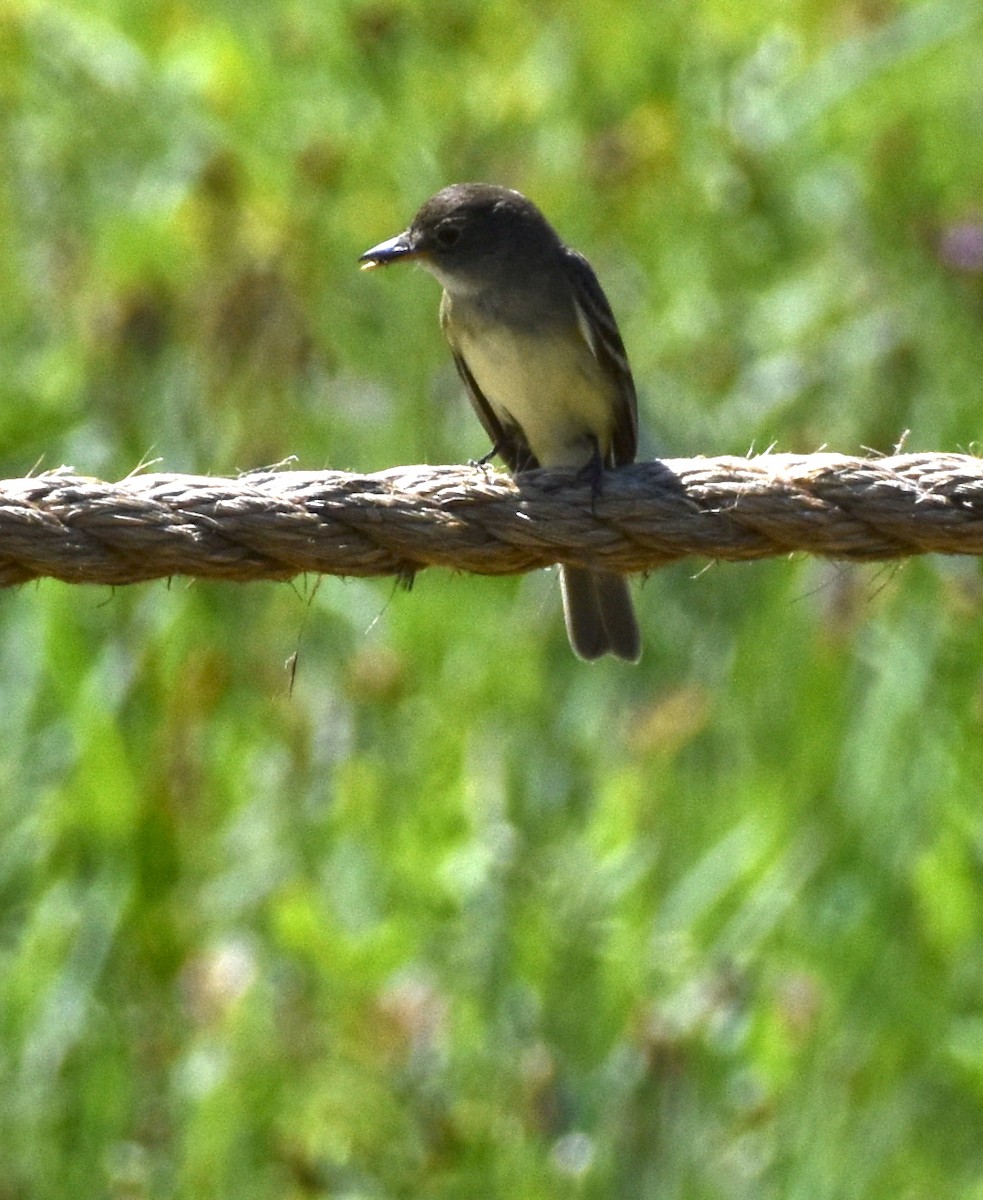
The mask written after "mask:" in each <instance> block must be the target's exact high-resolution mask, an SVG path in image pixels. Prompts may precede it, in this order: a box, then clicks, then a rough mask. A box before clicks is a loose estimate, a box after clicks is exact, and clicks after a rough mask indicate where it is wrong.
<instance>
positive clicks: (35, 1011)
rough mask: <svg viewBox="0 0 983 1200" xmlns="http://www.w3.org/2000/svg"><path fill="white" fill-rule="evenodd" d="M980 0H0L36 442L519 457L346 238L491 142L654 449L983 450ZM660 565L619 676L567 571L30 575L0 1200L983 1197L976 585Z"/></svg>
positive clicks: (8, 832) (8, 877)
mask: <svg viewBox="0 0 983 1200" xmlns="http://www.w3.org/2000/svg"><path fill="white" fill-rule="evenodd" d="M979 13H980V10H979V6H978V4H976V3H975V0H922V2H918V3H901V2H899V0H794V2H792V3H788V2H786V3H782V4H778V3H774V2H767V0H766V2H764V3H762V2H760V0H759V2H758V3H752V2H751V0H703V2H702V3H697V4H693V3H684V2H683V0H658V2H656V3H652V4H647V5H641V4H639V5H623V4H618V3H615V2H614V0H591V3H590V4H573V3H568V2H565V0H546V2H545V3H542V4H539V5H521V4H518V3H513V2H506V0H502V2H500V3H489V2H488V0H480V2H479V0H428V2H427V3H426V4H424V3H420V2H419V0H363V2H359V0H323V2H318V3H312V2H304V0H292V2H291V0H276V2H268V3H257V2H256V0H242V2H240V3H238V4H232V3H228V2H227V0H201V2H200V3H198V4H194V5H190V4H184V3H177V2H173V0H163V2H160V0H156V2H154V3H150V2H149V0H87V2H84V0H76V2H74V3H73V2H70V0H64V2H63V3H53V2H45V0H5V3H4V4H3V5H2V6H0V147H2V161H3V164H4V167H3V171H2V172H0V230H2V233H0V278H2V280H3V287H2V289H0V348H2V360H3V366H4V370H3V372H2V373H0V393H2V397H0V456H2V464H0V465H2V469H3V471H4V472H5V474H6V475H7V476H18V475H22V474H25V473H27V472H28V471H30V470H31V469H33V468H34V467H35V466H36V465H37V464H42V465H44V466H46V467H54V466H57V465H59V464H61V463H70V464H72V465H73V466H74V467H75V468H76V469H78V470H80V471H83V472H85V473H87V474H92V475H100V476H104V477H110V478H116V477H119V476H121V475H124V474H126V473H127V472H129V471H131V470H133V469H134V468H136V467H137V466H139V465H140V464H141V463H145V462H148V461H151V460H159V461H160V463H161V468H162V469H165V470H173V471H185V470H187V471H194V472H202V473H208V472H214V473H230V472H234V471H236V470H238V469H242V468H248V467H257V466H261V465H264V464H268V463H271V462H278V461H281V460H284V459H286V458H288V457H289V456H296V458H297V460H298V462H299V464H300V465H301V466H303V467H305V468H311V469H316V468H319V467H322V466H325V467H332V468H352V469H356V470H360V471H367V470H373V469H377V468H381V467H385V466H389V465H393V464H397V463H410V462H419V461H431V462H441V461H462V460H466V459H468V458H470V457H475V456H477V455H479V454H481V453H483V452H484V450H485V449H486V446H485V444H484V440H483V438H482V435H481V431H480V429H479V428H478V425H477V423H476V421H475V420H474V418H473V416H472V415H471V413H470V410H469V408H468V406H467V404H466V403H465V402H464V400H463V398H462V396H461V394H460V393H461V389H460V387H459V385H458V383H457V381H456V379H455V378H454V374H453V370H452V368H451V366H450V364H449V360H448V356H447V354H446V351H445V349H444V347H443V345H442V343H441V340H440V337H439V334H438V332H437V329H436V306H437V290H436V288H435V286H434V284H433V281H432V280H430V279H429V278H427V277H426V276H425V275H423V274H422V273H419V272H411V271H406V272H393V273H392V274H388V273H387V274H385V275H375V276H365V275H361V274H360V273H359V272H358V271H357V270H356V269H355V259H356V257H357V255H358V254H359V253H360V252H361V251H362V250H363V249H365V248H366V247H367V246H369V245H371V244H373V243H374V242H376V241H378V240H380V239H381V238H382V237H385V236H388V235H390V234H393V233H395V232H397V231H398V230H400V229H401V228H403V227H404V225H405V224H406V222H407V221H408V219H409V217H410V216H411V215H412V213H413V212H414V210H415V209H416V207H417V206H418V204H419V203H420V202H421V201H422V200H423V199H425V198H426V196H427V195H429V194H430V193H431V192H432V191H434V190H435V189H436V188H437V187H439V186H442V185H443V184H446V183H448V182H452V181H454V180H459V179H487V180H492V181H495V182H502V183H506V184H509V185H512V186H516V187H519V188H520V189H522V190H524V191H526V192H528V193H529V194H530V195H532V196H533V197H534V198H535V199H536V200H537V201H538V202H539V203H540V204H541V206H542V207H543V208H544V209H545V211H546V212H547V213H548V214H549V216H550V217H551V218H552V219H553V221H554V223H555V224H556V225H557V226H558V228H559V229H560V230H561V231H562V232H563V233H564V235H565V236H566V237H567V239H568V240H569V241H570V242H572V244H574V245H576V246H577V247H578V248H580V249H582V250H584V251H585V252H586V253H587V254H588V255H589V256H590V257H591V259H592V261H593V262H594V264H595V266H596V268H597V270H598V272H599V274H600V276H601V278H602V280H603V282H604V285H605V287H606V290H607V291H608V293H609V296H610V298H611V300H612V304H613V306H614V308H615V311H616V312H617V313H618V316H619V319H620V323H621V325H622V331H623V333H624V335H625V340H626V342H627V344H628V346H629V350H630V353H631V356H632V360H633V364H634V367H635V372H636V376H637V379H638V384H639V390H640V394H641V398H642V399H641V404H642V410H643V411H642V421H643V427H644V435H643V440H644V447H643V449H644V453H645V454H646V455H652V454H669V453H672V454H693V453H705V454H717V453H737V454H740V453H744V452H745V451H746V450H747V449H748V448H749V447H756V448H759V449H763V448H765V447H767V446H769V445H772V444H774V445H775V446H776V447H777V448H778V449H781V450H796V451H812V450H815V449H818V448H820V447H821V446H828V447H829V448H830V449H834V450H838V451H844V452H857V451H859V450H860V449H861V448H862V447H873V448H876V449H878V450H889V449H890V448H891V447H892V446H894V445H895V444H896V443H897V442H899V441H901V440H902V439H903V438H907V442H906V445H907V446H908V447H909V448H911V449H934V450H959V449H963V450H965V449H971V448H972V447H973V445H974V442H975V439H977V438H978V437H979V436H980V413H981V400H980V380H981V379H983V337H981V324H983V92H981V86H980V80H981V64H983V18H981V16H980V15H979ZM638 600H639V607H640V613H641V617H642V623H643V627H644V632H645V643H646V650H645V657H644V659H643V662H642V665H641V666H640V667H639V668H638V669H628V668H625V667H624V666H620V665H618V664H616V663H604V664H600V665H598V666H596V667H593V668H588V667H585V666H584V665H583V664H580V663H578V662H576V661H575V660H574V659H573V658H572V656H571V655H570V653H569V650H568V649H567V646H566V642H565V638H564V635H563V629H562V621H561V618H560V613H559V598H558V589H557V587H556V583H555V579H554V577H553V575H552V573H545V572H544V573H540V574H538V575H535V576H530V577H528V578H524V579H515V580H500V579H474V578H467V577H463V576H461V577H453V576H450V575H440V574H438V573H432V574H425V575H422V576H420V577H419V578H418V580H417V582H416V586H415V587H414V589H413V591H412V593H409V594H406V593H404V592H400V591H398V590H396V589H394V587H393V584H392V582H391V581H386V580H382V581H372V582H366V581H362V582H359V581H347V582H345V581H340V580H335V579H325V580H323V581H321V582H320V583H318V584H316V585H315V583H314V581H312V580H301V581H298V582H297V584H296V585H295V586H286V585H283V586H248V587H245V586H244V587H233V586H225V587H222V586H210V585H204V584H198V583H196V584H189V583H188V582H187V581H183V580H175V581H173V582H172V583H171V584H170V585H164V584H154V585H147V586H141V587H134V588H130V589H120V590H116V591H108V590H95V589H91V590H90V589H82V588H70V587H66V586H62V585H58V584H54V583H51V582H46V583H42V584H40V585H38V586H34V587H29V588H22V589H19V590H17V591H14V592H10V593H6V594H2V595H0V678H2V680H3V709H2V711H3V732H2V734H0V1200H35V1198H38V1200H48V1198H50V1200H55V1198H58V1200H61V1198H62V1197H65V1196H80V1197H89V1196H92V1197H96V1196H105V1197H111V1198H116V1200H123V1198H125V1200H138V1198H140V1197H176V1198H186V1200H191V1198H195V1200H202V1198H208V1197H216V1198H219V1197H236V1198H237V1200H250V1198H253V1197H256V1198H260V1197H264V1198H265V1197H274V1196H275V1197H293V1198H296V1200H300V1198H303V1197H313V1196H325V1197H338V1198H342V1197H344V1198H346V1200H356V1198H358V1200H363V1198H365V1200H368V1198H376V1197H378V1198H381V1197H411V1196H412V1197H428V1198H433V1200H452V1198H453V1200H458V1198H464V1197H467V1198H469V1200H470V1198H473V1197H508V1198H509V1200H522V1198H524V1197H529V1198H530V1200H531V1198H533V1197H535V1198H536V1200H540V1198H543V1197H560V1196H563V1197H569V1196H577V1197H584V1198H597V1200H601V1198H607V1197H613V1196H617V1197H621V1198H623V1200H635V1198H638V1200H641V1198H646V1200H647V1198H652V1200H662V1198H670V1197H671V1198H679V1200H683V1198H686V1200H689V1198H697V1200H698V1198H701V1197H728V1198H734V1197H776V1198H777V1197H782V1198H787V1197H802V1198H808V1200H823V1198H826V1197H828V1198H830V1200H832V1198H834V1197H835V1198H837V1200H840V1198H844V1197H890V1198H892V1200H895V1198H898V1197H900V1198H903V1200H918V1198H925V1200H928V1198H931V1200H937V1198H938V1197H941V1196H945V1197H958V1198H961V1200H981V1198H983V874H981V866H983V813H981V805H980V793H981V785H980V781H981V779H983V686H981V685H983V673H981V671H983V621H981V601H983V586H981V573H980V569H979V566H978V564H977V563H976V562H973V561H967V562H958V561H924V562H915V563H911V564H908V565H905V566H903V567H895V566H884V567H878V568H849V567H845V566H841V565H829V564H820V563H815V562H810V561H806V560H799V561H784V562H769V563H759V564H754V565H747V566H737V565H731V566H723V565H719V566H715V567H714V568H713V569H712V570H703V569H702V564H696V565H695V566H694V564H686V565H683V566H681V567H678V568H675V569H672V570H667V571H665V572H663V573H661V574H659V575H657V576H654V577H653V578H650V579H648V580H647V581H644V583H643V584H642V585H640V587H639V589H638ZM294 656H296V657H294ZM291 665H293V666H295V668H296V669H295V677H294V678H293V681H292V680H291Z"/></svg>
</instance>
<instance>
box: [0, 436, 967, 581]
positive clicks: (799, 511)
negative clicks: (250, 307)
mask: <svg viewBox="0 0 983 1200" xmlns="http://www.w3.org/2000/svg"><path fill="white" fill-rule="evenodd" d="M791 551H803V552H805V553H808V554H818V555H825V556H829V557H833V558H841V559H855V560H862V559H886V558H898V557H903V556H906V555H912V554H925V553H929V552H935V553H940V554H983V459H978V458H973V457H971V456H969V455H959V454H904V455H896V456H894V457H890V458H850V457H847V456H845V455H839V454H812V455H804V456H795V455H788V454H764V455H760V456H758V457H756V458H748V459H744V458H688V459H667V460H665V461H664V462H651V463H638V464H636V465H634V466H631V467H625V468H622V469H620V470H618V471H612V472H609V473H607V474H605V476H604V478H603V481H602V489H601V490H600V492H599V493H597V494H596V495H595V494H592V489H591V486H590V483H589V482H587V481H584V480H583V479H581V478H578V477H577V476H576V475H575V474H574V473H571V472H569V471H555V470H554V471H535V472H530V473H529V474H526V475H523V476H522V477H521V478H520V479H519V480H517V481H515V480H512V479H511V478H509V476H507V475H503V474H500V473H497V472H494V471H490V470H485V469H483V468H480V467H475V466H469V467H419V466H417V467H398V468H394V469H392V470H388V471H381V472H379V473H378V474H374V475H352V474H347V473H343V472H337V471H325V472H307V471H279V470H264V471H258V472H253V473H250V474H248V475H243V476H241V477H239V478H236V479H223V478H204V477H200V476H194V475H164V474H146V475H132V476H130V477H128V478H127V479H124V480H121V481H120V482H119V483H103V482H100V481H99V480H96V479H88V478H85V477H83V476H79V475H75V474H73V473H72V472H71V471H69V470H68V469H62V470H59V471H52V472H47V473H44V474H41V475H36V476H32V477H30V478H27V479H12V480H7V481H5V482H0V586H11V585H13V584H18V583H24V582H25V581H27V580H30V579H37V578H41V577H51V578H54V579H61V580H63V581H65V582H66V583H102V584H123V583H138V582H140V581H142V580H147V579H159V578H162V577H166V576H170V575H191V576H197V577H199V578H209V579H225V580H236V581H245V580H253V579H288V578H290V577H291V576H294V575H297V574H300V573H303V572H316V573H320V574H331V575H388V574H393V573H397V574H411V573H412V572H413V571H416V570H419V569H421V568H423V567H431V566H441V567H450V568H453V569H455V570H459V571H472V572H477V573H479V574H513V573H517V572H522V571H531V570H534V569H535V568H537V567H544V566H547V565H549V564H551V563H556V562H565V563H579V564H587V565H592V566H603V567H607V568H609V569H610V570H613V571H619V572H623V573H626V574H627V573H629V572H633V571H649V570H652V569H654V568H656V567H660V566H663V565H665V564H666V563H668V562H672V561H674V560H676V559H680V558H684V557H687V556H690V555H698V556H701V557H704V558H716V559H730V560H738V559H755V558H765V557H767V556H769V555H776V554H787V553H789V552H791Z"/></svg>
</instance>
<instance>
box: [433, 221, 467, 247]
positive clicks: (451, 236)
mask: <svg viewBox="0 0 983 1200" xmlns="http://www.w3.org/2000/svg"><path fill="white" fill-rule="evenodd" d="M434 236H435V237H436V239H437V245H438V246H441V247H443V248H444V249H446V248H447V247H448V246H453V245H454V243H455V242H456V241H457V240H458V238H460V236H461V230H460V227H459V226H457V225H441V226H440V228H439V229H438V230H437V232H436V234H435V235H434Z"/></svg>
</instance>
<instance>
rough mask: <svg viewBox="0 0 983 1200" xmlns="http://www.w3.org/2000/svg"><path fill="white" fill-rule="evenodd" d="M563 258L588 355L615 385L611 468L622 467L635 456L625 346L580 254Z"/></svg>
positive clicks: (634, 408) (567, 252)
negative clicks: (592, 356)
mask: <svg viewBox="0 0 983 1200" xmlns="http://www.w3.org/2000/svg"><path fill="white" fill-rule="evenodd" d="M564 257H565V260H566V267H567V272H568V276H569V279H570V282H571V283H572V284H573V290H574V303H575V306H576V309H577V322H578V324H579V325H580V331H581V333H582V334H583V335H584V338H585V340H586V342H587V344H588V346H589V347H590V351H591V353H592V354H593V355H594V357H595V358H596V359H597V361H598V362H599V363H600V364H601V366H602V367H603V368H604V370H605V371H606V372H607V374H608V375H609V376H610V377H611V378H612V379H613V380H614V381H615V383H616V385H617V400H616V410H615V414H614V425H613V429H612V434H611V464H610V465H612V466H616V467H620V466H624V465H625V464H626V463H630V462H634V461H635V455H636V454H637V453H638V400H637V398H636V396H635V381H634V380H633V379H632V374H631V367H630V366H629V365H628V355H627V353H626V351H625V344H624V342H623V341H622V340H621V334H620V333H619V331H618V323H617V321H616V320H615V319H614V313H613V312H612V311H611V305H610V304H608V298H607V296H605V294H604V291H603V289H602V288H601V285H600V284H599V283H598V281H597V276H596V275H595V274H594V269H593V267H592V266H591V265H590V263H589V262H588V261H587V259H586V258H584V256H583V255H582V254H578V253H577V251H576V250H571V249H570V248H569V247H564Z"/></svg>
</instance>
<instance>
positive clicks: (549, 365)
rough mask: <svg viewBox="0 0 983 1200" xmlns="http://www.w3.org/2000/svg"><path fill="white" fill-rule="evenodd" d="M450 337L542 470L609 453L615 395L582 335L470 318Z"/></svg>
mask: <svg viewBox="0 0 983 1200" xmlns="http://www.w3.org/2000/svg"><path fill="white" fill-rule="evenodd" d="M461 318H462V319H459V316H458V312H457V309H456V307H455V311H454V312H453V314H452V315H451V319H450V320H449V321H448V320H445V323H444V324H445V332H446V333H447V335H448V339H449V340H450V341H451V344H452V345H453V346H454V347H455V349H456V350H457V352H458V353H459V354H460V355H461V356H462V357H463V358H464V361H465V362H466V363H467V365H468V369H469V370H470V372H471V374H472V375H473V376H474V380H475V383H477V385H478V387H479V388H480V389H481V391H482V394H483V395H484V397H485V399H486V400H487V401H488V403H489V404H490V405H491V406H492V408H493V409H494V411H495V413H496V415H497V416H498V417H499V419H500V420H501V421H502V423H503V424H505V425H513V424H514V425H518V426H519V428H520V429H521V430H522V433H523V435H524V437H525V439H526V442H527V443H528V445H529V449H530V450H531V451H532V452H533V454H534V455H535V456H536V458H537V459H538V460H539V462H540V463H541V464H542V465H543V466H547V467H554V466H581V465H583V464H584V463H586V462H588V461H590V459H591V457H592V456H593V454H594V449H595V445H596V447H597V449H598V450H599V451H600V453H601V454H602V455H606V454H607V452H608V448H609V445H610V441H611V430H612V425H613V422H614V412H615V401H616V391H615V387H614V384H613V381H612V380H611V379H610V378H609V377H608V376H607V375H606V373H605V372H604V371H603V369H602V368H601V366H600V364H599V363H598V361H597V359H596V358H595V357H594V355H593V354H592V353H591V350H590V348H589V346H588V345H587V343H586V342H585V341H584V339H583V336H582V334H581V333H580V331H579V329H577V328H576V327H575V326H573V327H571V328H569V329H568V328H565V327H564V328H561V329H548V330H538V331H535V332H533V331H532V330H529V329H526V328H522V327H521V326H514V325H505V324H502V323H494V322H487V321H482V320H481V319H480V318H479V319H470V320H469V319H468V318H467V316H466V315H465V314H461Z"/></svg>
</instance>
